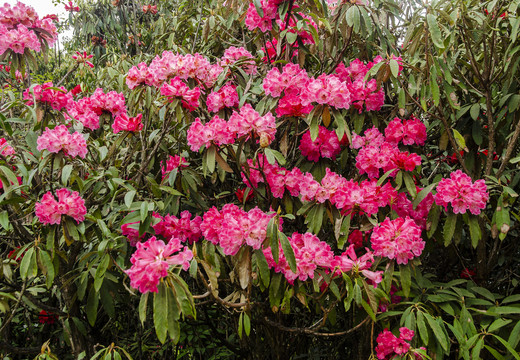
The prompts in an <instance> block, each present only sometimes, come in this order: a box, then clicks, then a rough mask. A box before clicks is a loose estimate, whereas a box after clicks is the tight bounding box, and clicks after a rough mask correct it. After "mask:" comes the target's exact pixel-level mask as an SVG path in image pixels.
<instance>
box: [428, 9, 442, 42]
mask: <svg viewBox="0 0 520 360" xmlns="http://www.w3.org/2000/svg"><path fill="white" fill-rule="evenodd" d="M426 22H427V23H428V30H429V31H430V35H431V38H432V41H433V43H434V45H435V46H436V47H438V48H439V49H444V42H443V37H442V34H441V29H440V28H439V24H437V18H436V17H435V15H433V14H428V15H426Z"/></svg>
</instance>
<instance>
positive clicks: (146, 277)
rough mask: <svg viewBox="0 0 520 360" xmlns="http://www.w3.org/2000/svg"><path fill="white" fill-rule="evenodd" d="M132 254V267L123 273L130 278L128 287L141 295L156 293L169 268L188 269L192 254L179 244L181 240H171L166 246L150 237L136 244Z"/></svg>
mask: <svg viewBox="0 0 520 360" xmlns="http://www.w3.org/2000/svg"><path fill="white" fill-rule="evenodd" d="M136 247H137V250H136V251H135V252H134V253H133V254H132V257H131V259H130V262H131V263H132V267H131V268H130V269H128V270H126V271H125V272H126V273H127V274H128V276H129V277H130V285H131V286H132V287H133V288H135V289H139V291H140V292H141V293H143V294H144V293H147V292H158V289H157V285H159V282H160V281H161V279H162V278H164V277H166V276H168V269H169V268H170V266H176V265H181V266H182V268H183V269H184V270H188V268H189V267H190V261H191V259H192V258H193V253H192V252H191V250H190V249H188V248H187V247H184V246H183V245H182V244H181V240H180V239H177V238H171V239H170V240H169V241H168V243H167V244H165V243H164V242H163V241H162V240H157V239H156V238H155V236H152V237H151V238H150V239H148V240H147V241H146V242H144V243H141V242H138V243H137V244H136Z"/></svg>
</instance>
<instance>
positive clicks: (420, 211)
mask: <svg viewBox="0 0 520 360" xmlns="http://www.w3.org/2000/svg"><path fill="white" fill-rule="evenodd" d="M421 190H422V188H417V193H419V192H420V191H421ZM433 201H434V200H433V195H432V193H429V194H428V195H426V197H425V198H424V199H423V200H422V201H421V202H420V203H419V204H418V205H417V207H416V208H415V209H414V207H413V204H412V201H411V200H410V199H408V196H407V194H406V193H404V192H401V193H399V194H398V196H397V199H396V200H395V201H394V202H393V203H392V204H391V206H392V210H394V211H395V212H396V213H397V215H398V216H399V217H402V218H404V217H407V216H409V217H411V218H412V219H413V220H414V221H415V223H416V224H417V225H419V226H420V227H421V229H423V230H424V229H426V220H427V219H428V214H429V212H430V209H431V207H432V205H433Z"/></svg>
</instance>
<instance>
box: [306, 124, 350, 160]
mask: <svg viewBox="0 0 520 360" xmlns="http://www.w3.org/2000/svg"><path fill="white" fill-rule="evenodd" d="M300 151H301V152H302V155H303V156H305V157H306V158H307V159H309V160H310V161H314V162H317V161H318V160H319V159H320V158H328V159H332V160H335V159H336V156H338V155H339V153H340V152H341V147H340V144H339V140H338V136H337V135H336V133H335V132H334V131H332V130H328V129H327V128H325V127H324V126H320V127H319V131H318V137H317V138H316V140H314V141H312V140H311V132H310V130H309V131H307V132H306V133H305V134H303V136H302V139H301V142H300Z"/></svg>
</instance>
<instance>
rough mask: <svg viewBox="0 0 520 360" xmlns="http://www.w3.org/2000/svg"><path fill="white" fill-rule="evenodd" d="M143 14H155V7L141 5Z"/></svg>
mask: <svg viewBox="0 0 520 360" xmlns="http://www.w3.org/2000/svg"><path fill="white" fill-rule="evenodd" d="M142 10H143V13H145V14H146V13H150V14H152V15H155V14H157V5H143V7H142Z"/></svg>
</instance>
